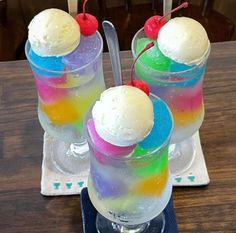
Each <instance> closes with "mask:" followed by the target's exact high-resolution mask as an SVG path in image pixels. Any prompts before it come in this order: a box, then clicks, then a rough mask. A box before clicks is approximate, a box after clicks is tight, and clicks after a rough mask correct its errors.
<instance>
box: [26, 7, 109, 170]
mask: <svg viewBox="0 0 236 233" xmlns="http://www.w3.org/2000/svg"><path fill="white" fill-rule="evenodd" d="M102 50H103V41H102V38H101V35H100V34H99V32H98V31H95V32H94V33H93V34H92V35H89V36H88V35H83V34H81V31H80V25H79V24H78V23H77V21H76V20H75V19H74V18H73V17H72V16H70V15H69V14H68V13H66V12H64V11H62V10H59V9H47V10H44V11H42V12H40V13H39V14H38V15H36V16H35V17H34V18H33V20H32V21H31V23H30V25H29V40H28V41H27V43H26V47H25V52H26V55H27V58H28V61H29V62H30V65H31V68H32V71H33V74H34V77H35V82H36V87H37V92H38V100H39V104H38V117H39V121H40V123H41V125H42V127H43V129H44V130H45V131H46V132H47V133H49V134H50V135H51V136H53V137H55V138H57V139H60V140H61V141H63V142H64V143H68V145H66V146H65V148H64V149H62V148H59V149H58V151H59V152H60V153H61V154H67V155H75V154H77V155H78V154H83V153H85V152H87V151H88V146H87V142H86V139H85V137H84V135H83V121H84V117H85V114H86V112H87V110H88V109H89V107H90V106H91V104H92V103H93V102H94V101H95V100H96V99H97V98H98V96H99V95H100V93H101V92H102V91H103V90H104V89H105V83H104V78H103V69H102ZM70 148H75V151H74V154H73V153H72V154H71V153H70ZM55 153H57V152H56V151H55ZM63 161H66V159H65V158H64V157H63V156H62V158H61V165H63V163H64V162H63ZM67 161H68V160H67ZM72 164H75V161H73V162H72ZM68 166H70V165H68ZM75 169H76V168H75ZM64 170H65V169H64ZM66 170H67V168H66ZM67 171H69V168H68V170H67ZM74 172H75V170H74V171H73V173H74Z"/></svg>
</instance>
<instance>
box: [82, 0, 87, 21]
mask: <svg viewBox="0 0 236 233" xmlns="http://www.w3.org/2000/svg"><path fill="white" fill-rule="evenodd" d="M87 2H88V0H84V2H83V14H84V17H83V19H87V15H86V12H85V7H86V3H87Z"/></svg>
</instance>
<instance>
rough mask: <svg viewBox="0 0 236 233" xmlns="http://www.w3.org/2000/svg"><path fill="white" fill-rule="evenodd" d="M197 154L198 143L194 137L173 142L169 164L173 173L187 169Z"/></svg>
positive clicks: (177, 173)
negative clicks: (196, 143)
mask: <svg viewBox="0 0 236 233" xmlns="http://www.w3.org/2000/svg"><path fill="white" fill-rule="evenodd" d="M195 156H196V145H195V141H194V138H193V137H190V138H187V139H186V140H184V141H182V142H180V143H176V144H171V145H170V147H169V166H170V172H171V174H173V175H180V174H182V173H184V172H185V171H187V170H188V169H189V168H190V167H191V165H192V163H193V161H194V158H195Z"/></svg>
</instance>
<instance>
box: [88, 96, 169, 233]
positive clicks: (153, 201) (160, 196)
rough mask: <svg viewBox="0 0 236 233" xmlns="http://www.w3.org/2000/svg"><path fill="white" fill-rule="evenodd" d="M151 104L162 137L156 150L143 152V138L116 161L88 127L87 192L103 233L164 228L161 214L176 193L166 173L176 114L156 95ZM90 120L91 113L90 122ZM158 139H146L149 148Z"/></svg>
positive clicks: (160, 229) (116, 158) (99, 229)
mask: <svg viewBox="0 0 236 233" xmlns="http://www.w3.org/2000/svg"><path fill="white" fill-rule="evenodd" d="M151 100H152V102H153V106H154V118H155V117H156V119H155V120H154V121H155V122H154V127H160V128H159V130H158V132H159V133H158V135H159V137H158V135H157V134H155V136H156V137H158V138H159V139H160V141H159V142H160V144H159V145H158V146H156V147H153V148H152V149H150V148H149V149H148V148H147V147H146V148H145V149H144V148H143V144H142V143H144V140H145V139H144V140H143V141H142V142H140V143H138V144H137V145H136V147H135V148H134V150H133V151H132V152H131V153H130V154H128V155H126V156H119V155H116V156H114V155H112V154H108V153H105V152H104V150H101V149H100V148H99V147H98V146H97V144H95V143H94V141H93V138H92V136H91V135H90V132H89V129H88V128H87V131H86V134H87V137H88V144H89V147H90V153H91V159H90V164H91V166H90V175H89V178H88V193H89V196H90V199H91V201H92V203H93V205H94V207H95V208H96V209H97V210H98V212H99V214H98V215H97V220H96V227H97V231H98V232H100V233H108V232H109V233H112V232H127V233H131V232H132V233H134V232H136V233H138V232H146V230H147V232H155V233H159V232H163V229H164V227H165V216H164V214H162V211H163V209H164V208H165V207H166V205H167V203H168V202H169V200H170V197H171V193H172V179H171V176H170V173H169V169H168V148H169V140H170V137H171V133H172V128H173V125H172V115H171V113H170V111H169V108H168V107H167V105H166V104H165V103H164V101H162V100H161V99H159V98H157V97H156V96H154V95H151ZM91 119H92V116H91V112H89V113H88V116H87V119H86V122H88V121H89V120H91ZM155 123H157V124H156V125H155ZM152 133H154V131H151V133H150V134H152ZM155 136H154V137H152V136H151V138H152V139H150V138H149V139H148V140H149V141H148V145H152V144H153V143H154V144H155V143H156V140H155V141H154V140H153V138H155ZM159 139H158V140H159Z"/></svg>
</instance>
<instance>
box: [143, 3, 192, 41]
mask: <svg viewBox="0 0 236 233" xmlns="http://www.w3.org/2000/svg"><path fill="white" fill-rule="evenodd" d="M186 7H188V2H184V3H182V4H181V5H179V6H178V7H176V8H175V9H173V10H171V11H170V12H168V13H166V14H165V15H163V16H160V15H154V16H152V17H150V18H149V19H148V20H147V21H146V22H145V24H144V32H145V34H146V36H147V37H148V38H149V39H151V40H156V39H157V37H158V33H159V31H160V29H161V28H162V26H163V25H165V24H166V22H167V21H166V19H165V17H166V16H167V15H169V14H171V13H173V12H175V11H178V10H179V9H182V8H186Z"/></svg>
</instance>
